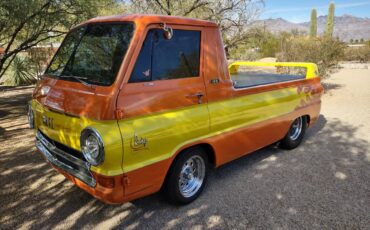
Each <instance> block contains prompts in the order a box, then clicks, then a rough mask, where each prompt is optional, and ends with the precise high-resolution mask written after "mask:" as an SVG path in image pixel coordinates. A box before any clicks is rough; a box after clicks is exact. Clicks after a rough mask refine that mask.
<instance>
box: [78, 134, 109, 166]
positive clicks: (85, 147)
mask: <svg viewBox="0 0 370 230" xmlns="http://www.w3.org/2000/svg"><path fill="white" fill-rule="evenodd" d="M80 144H81V151H82V153H83V155H84V157H85V158H86V160H87V161H88V162H89V163H90V164H91V165H94V166H97V165H100V164H101V163H103V161H104V145H103V140H102V138H101V137H100V135H99V133H98V132H97V131H96V130H95V129H93V128H86V129H84V130H83V131H82V133H81V136H80Z"/></svg>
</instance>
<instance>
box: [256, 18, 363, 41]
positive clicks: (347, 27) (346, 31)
mask: <svg viewBox="0 0 370 230" xmlns="http://www.w3.org/2000/svg"><path fill="white" fill-rule="evenodd" d="M326 18H327V16H319V17H317V33H318V35H322V34H323V33H324V30H325V26H326ZM251 26H252V27H261V28H263V27H265V28H266V30H269V31H271V32H272V33H275V34H278V33H280V32H283V31H285V32H290V31H292V30H298V31H302V32H304V33H307V34H308V33H309V29H310V22H302V23H294V22H290V21H287V20H285V19H283V18H276V19H264V20H257V21H255V22H253V23H252V24H251ZM333 36H334V38H337V37H339V39H340V40H342V41H345V42H349V41H350V40H351V39H353V40H361V39H364V40H369V39H370V18H367V17H366V18H360V17H355V16H352V15H343V16H336V17H335V18H334V35H333Z"/></svg>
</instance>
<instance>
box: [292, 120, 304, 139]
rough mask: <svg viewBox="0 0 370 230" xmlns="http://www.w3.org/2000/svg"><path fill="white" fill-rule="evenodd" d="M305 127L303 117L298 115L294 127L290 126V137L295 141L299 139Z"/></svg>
mask: <svg viewBox="0 0 370 230" xmlns="http://www.w3.org/2000/svg"><path fill="white" fill-rule="evenodd" d="M302 127H303V120H302V117H298V118H297V119H296V120H295V121H294V122H293V124H292V127H291V128H290V132H289V137H290V139H292V140H293V141H295V140H297V139H298V137H299V135H301V132H302Z"/></svg>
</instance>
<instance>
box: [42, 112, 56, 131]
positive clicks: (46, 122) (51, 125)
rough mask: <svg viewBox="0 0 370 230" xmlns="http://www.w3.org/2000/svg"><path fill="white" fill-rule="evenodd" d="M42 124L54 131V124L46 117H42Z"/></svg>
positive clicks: (51, 119)
mask: <svg viewBox="0 0 370 230" xmlns="http://www.w3.org/2000/svg"><path fill="white" fill-rule="evenodd" d="M42 123H43V124H44V125H45V126H46V127H49V128H51V129H54V122H53V118H50V117H47V116H46V115H42Z"/></svg>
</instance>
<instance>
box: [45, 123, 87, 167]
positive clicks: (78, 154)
mask: <svg viewBox="0 0 370 230" xmlns="http://www.w3.org/2000/svg"><path fill="white" fill-rule="evenodd" d="M38 131H39V132H40V133H41V135H42V136H43V138H45V139H46V140H47V141H49V142H50V143H51V144H53V145H55V147H57V148H58V149H60V150H62V151H64V152H66V153H69V154H71V155H72V156H74V157H76V158H78V159H81V160H83V161H85V162H86V159H85V157H84V155H83V154H82V153H81V152H80V151H77V150H75V149H72V148H71V147H68V146H66V145H64V144H61V143H59V142H58V141H54V140H53V139H51V138H50V137H48V136H46V135H45V134H44V133H43V132H41V131H40V130H38Z"/></svg>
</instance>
